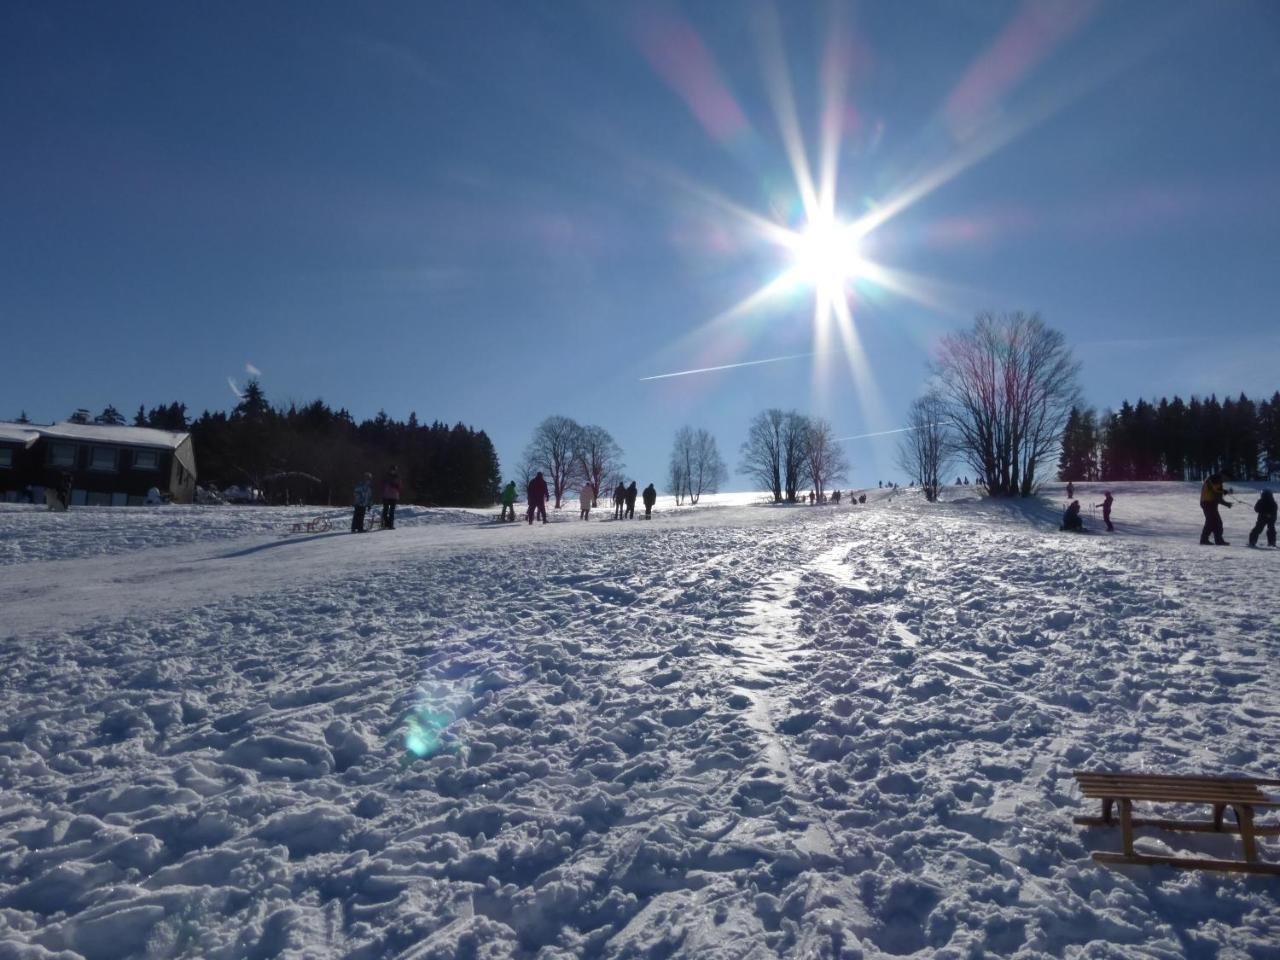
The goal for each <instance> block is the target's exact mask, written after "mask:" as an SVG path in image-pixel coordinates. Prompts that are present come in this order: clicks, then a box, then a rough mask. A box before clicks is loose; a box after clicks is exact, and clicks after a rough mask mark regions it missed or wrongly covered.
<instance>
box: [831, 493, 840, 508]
mask: <svg viewBox="0 0 1280 960" xmlns="http://www.w3.org/2000/svg"><path fill="white" fill-rule="evenodd" d="M831 502H832V503H834V504H835V505H836V506H837V507H838V506H840V491H839V490H832V491H831Z"/></svg>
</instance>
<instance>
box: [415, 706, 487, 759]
mask: <svg viewBox="0 0 1280 960" xmlns="http://www.w3.org/2000/svg"><path fill="white" fill-rule="evenodd" d="M416 699H417V703H416V704H415V705H414V707H413V709H412V710H411V711H410V712H409V714H408V716H406V717H405V719H404V748H405V751H406V760H410V759H413V758H415V757H416V758H419V759H426V758H428V757H434V756H437V755H438V754H441V753H457V752H458V751H460V750H462V749H463V747H464V746H465V743H464V741H463V739H462V736H461V734H460V733H459V731H458V726H459V725H460V724H461V723H462V721H463V719H464V718H465V716H466V715H467V714H468V713H469V707H468V704H470V703H471V698H470V696H469V695H467V694H466V693H464V692H463V691H457V690H442V689H437V690H435V691H434V692H428V691H426V690H419V691H418V694H417V697H416Z"/></svg>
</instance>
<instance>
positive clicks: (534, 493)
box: [525, 470, 548, 525]
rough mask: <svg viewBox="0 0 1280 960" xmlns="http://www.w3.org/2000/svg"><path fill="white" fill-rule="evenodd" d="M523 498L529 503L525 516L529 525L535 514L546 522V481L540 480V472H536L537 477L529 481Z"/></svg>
mask: <svg viewBox="0 0 1280 960" xmlns="http://www.w3.org/2000/svg"><path fill="white" fill-rule="evenodd" d="M525 496H526V497H527V499H528V501H529V511H528V512H527V513H526V514H525V519H526V520H528V521H529V524H530V525H532V524H533V518H534V515H535V514H536V515H537V516H539V517H541V518H542V522H543V523H546V522H547V496H548V491H547V481H546V480H544V479H543V478H542V471H541V470H539V471H538V475H537V476H536V477H534V478H533V479H532V480H530V481H529V488H528V489H527V490H526V491H525Z"/></svg>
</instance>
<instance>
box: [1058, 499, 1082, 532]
mask: <svg viewBox="0 0 1280 960" xmlns="http://www.w3.org/2000/svg"><path fill="white" fill-rule="evenodd" d="M1062 529H1063V530H1074V531H1075V532H1076V533H1083V532H1084V521H1083V520H1081V519H1080V501H1079V500H1072V501H1071V505H1070V506H1069V507H1067V509H1066V511H1065V512H1064V513H1063V514H1062Z"/></svg>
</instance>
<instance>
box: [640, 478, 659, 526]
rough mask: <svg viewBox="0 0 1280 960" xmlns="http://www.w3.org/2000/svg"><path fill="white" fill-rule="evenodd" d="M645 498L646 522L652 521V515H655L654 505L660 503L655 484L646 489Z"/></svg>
mask: <svg viewBox="0 0 1280 960" xmlns="http://www.w3.org/2000/svg"><path fill="white" fill-rule="evenodd" d="M643 496H644V518H645V519H646V520H650V519H652V517H651V514H652V513H653V505H654V504H655V503H657V502H658V491H657V490H656V489H655V488H654V486H653V484H652V483H651V484H649V485H648V486H647V487H645V488H644V495H643Z"/></svg>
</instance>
